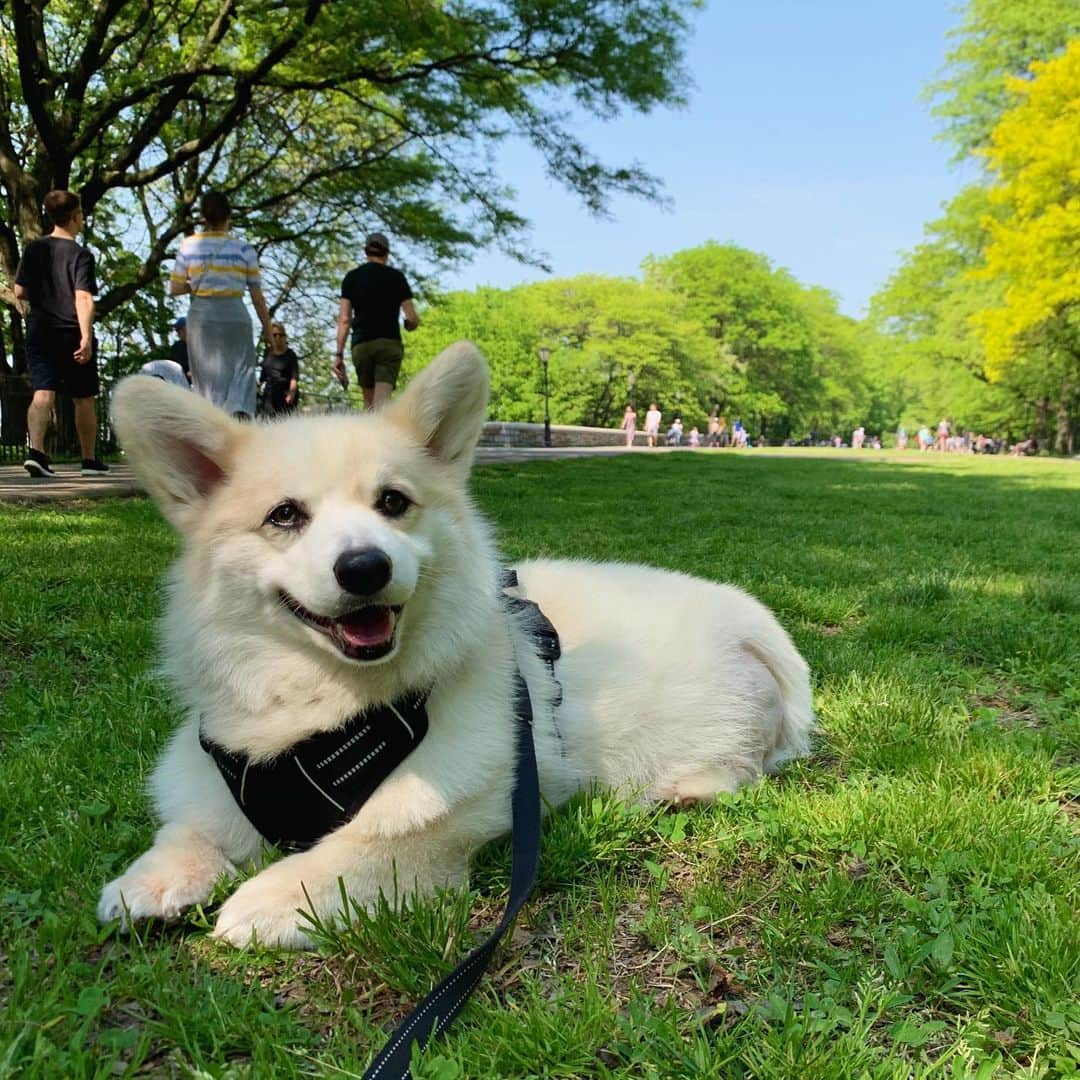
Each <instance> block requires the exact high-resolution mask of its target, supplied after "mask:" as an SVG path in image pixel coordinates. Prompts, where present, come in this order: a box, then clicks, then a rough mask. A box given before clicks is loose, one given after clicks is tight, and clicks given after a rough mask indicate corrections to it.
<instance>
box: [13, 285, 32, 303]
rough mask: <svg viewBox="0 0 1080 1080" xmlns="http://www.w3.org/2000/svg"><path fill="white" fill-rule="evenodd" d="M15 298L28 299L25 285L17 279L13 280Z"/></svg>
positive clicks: (28, 295)
mask: <svg viewBox="0 0 1080 1080" xmlns="http://www.w3.org/2000/svg"><path fill="white" fill-rule="evenodd" d="M15 299H16V300H29V299H30V294H29V293H28V292H27V291H26V286H25V285H20V284H19V283H18V282H17V281H16V282H15Z"/></svg>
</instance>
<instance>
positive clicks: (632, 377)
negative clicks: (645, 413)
mask: <svg viewBox="0 0 1080 1080" xmlns="http://www.w3.org/2000/svg"><path fill="white" fill-rule="evenodd" d="M636 385H637V373H636V372H634V371H631V372H630V373H629V374H628V375H627V376H626V386H627V388H628V389H629V391H630V408H631V409H633V408H636V406H635V405H634V387H635V386H636Z"/></svg>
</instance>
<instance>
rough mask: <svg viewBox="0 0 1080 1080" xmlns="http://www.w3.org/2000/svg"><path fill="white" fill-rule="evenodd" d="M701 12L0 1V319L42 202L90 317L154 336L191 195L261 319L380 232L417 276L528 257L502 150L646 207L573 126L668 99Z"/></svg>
mask: <svg viewBox="0 0 1080 1080" xmlns="http://www.w3.org/2000/svg"><path fill="white" fill-rule="evenodd" d="M696 6H698V0H620V2H615V0H486V2H484V0H480V2H474V0H452V2H446V3H443V2H436V0H379V2H378V3H375V2H372V0H349V2H348V3H331V2H330V0H278V2H276V3H273V4H266V3H264V2H262V0H214V2H212V3H206V2H204V0H101V2H100V3H97V4H94V5H91V6H87V5H86V4H80V3H75V2H73V0H50V2H46V0H25V2H24V0H11V2H10V3H4V4H3V5H2V6H0V190H2V194H3V201H2V212H0V303H3V304H6V305H7V306H8V308H9V311H11V310H14V299H13V296H12V291H11V285H10V282H11V278H12V276H13V274H14V270H15V265H16V263H17V261H18V257H19V253H20V251H21V249H22V246H23V244H24V243H25V242H26V240H28V239H29V238H31V237H33V236H35V235H37V234H38V233H39V232H40V230H41V219H40V207H41V200H42V198H43V196H44V195H45V194H46V192H48V191H49V190H50V189H52V188H58V187H66V188H70V189H72V190H76V191H77V192H78V193H79V194H80V196H81V198H82V200H83V204H84V208H85V210H86V213H87V216H88V219H89V224H88V230H87V237H88V240H89V242H90V243H91V245H92V246H93V248H94V249H95V251H96V253H97V254H98V255H99V262H100V265H101V274H100V276H101V279H102V281H103V283H104V289H103V293H102V295H101V297H100V300H99V311H100V312H101V313H102V314H103V315H106V316H107V315H108V314H109V313H110V312H112V311H114V310H115V309H117V308H119V307H120V306H121V305H124V304H129V303H130V302H132V301H133V300H137V301H138V302H139V304H142V305H143V306H142V307H141V308H140V307H139V306H138V304H136V305H135V308H134V311H133V312H129V313H128V316H127V317H129V318H135V319H136V320H140V319H141V321H142V322H143V324H145V325H149V326H157V327H158V328H159V329H162V330H163V329H164V327H165V326H166V325H167V322H168V318H167V314H166V312H165V309H164V305H163V303H162V302H161V264H162V262H163V261H165V260H166V259H168V258H169V257H170V253H171V252H172V251H173V249H174V248H175V246H176V244H177V242H178V239H179V237H180V236H181V235H182V234H183V233H184V232H185V231H188V230H190V229H191V227H192V225H193V223H194V218H195V209H194V208H195V206H196V205H197V200H198V197H199V195H200V194H201V192H202V191H203V190H204V189H205V188H207V187H208V186H213V187H215V188H217V189H219V190H222V191H224V192H226V193H227V194H228V195H229V196H230V197H231V199H232V202H233V205H234V208H235V217H236V220H237V222H238V224H239V225H240V226H241V227H242V229H243V231H244V232H245V233H246V235H247V236H248V238H249V239H251V240H252V241H253V242H254V243H255V244H256V246H257V247H258V248H259V250H260V253H261V254H262V256H263V257H264V260H265V261H266V262H267V263H268V267H269V270H270V274H269V276H270V283H271V288H270V289H269V290H268V292H269V295H270V297H271V300H272V302H273V304H274V305H275V306H276V305H277V304H280V303H282V302H284V301H286V300H288V299H289V298H295V297H302V296H303V294H304V290H305V289H307V288H309V287H310V285H311V283H312V281H313V279H317V278H319V277H320V275H325V274H331V275H336V274H337V273H339V271H340V269H341V267H342V265H343V263H344V260H345V258H346V252H347V251H348V250H349V249H350V248H354V245H355V243H356V239H357V237H359V236H362V235H363V233H364V232H365V231H368V230H370V229H373V228H376V227H382V228H384V229H385V230H387V231H389V232H390V233H391V234H392V235H394V237H395V238H396V239H397V240H401V241H403V246H405V247H406V248H408V247H409V246H411V247H412V250H413V251H414V252H420V253H422V254H423V255H424V256H426V257H427V258H428V259H429V260H430V261H432V262H433V263H434V265H436V266H438V265H441V264H443V263H445V262H447V261H452V260H455V259H459V258H461V257H463V256H465V255H467V253H468V252H469V251H471V250H473V249H474V248H476V247H479V246H483V245H487V244H489V243H496V244H500V245H502V246H503V247H504V248H505V249H506V250H508V251H510V252H512V253H513V254H515V255H517V256H518V257H520V258H524V259H530V258H532V259H536V257H537V256H536V255H535V253H534V252H532V251H531V250H530V249H529V247H528V243H527V232H526V224H527V223H526V222H525V221H524V220H523V219H522V217H521V216H520V215H519V214H518V213H517V211H516V210H515V209H514V205H513V197H512V192H510V191H508V190H507V189H506V187H505V186H504V184H503V183H502V182H501V181H500V179H499V176H498V170H497V167H496V165H495V163H494V158H493V153H492V151H493V148H494V147H495V146H496V145H497V144H498V143H499V142H500V141H501V140H503V139H506V138H509V137H520V138H524V139H526V140H528V141H529V142H531V143H532V145H534V146H535V147H536V148H537V149H538V150H539V151H540V152H541V154H542V155H543V158H544V160H545V161H546V163H547V169H548V171H549V173H550V175H551V176H552V177H553V178H555V179H556V180H558V181H559V182H560V183H562V184H564V185H566V186H567V187H569V188H570V189H571V190H572V191H573V192H575V193H576V194H577V195H578V196H579V197H580V198H581V199H582V200H583V201H584V203H585V204H586V205H587V206H588V207H590V208H591V209H593V210H595V211H597V212H602V211H603V209H604V207H605V204H606V199H607V197H608V196H609V195H610V194H611V193H613V192H630V193H634V194H638V195H642V196H645V197H651V196H654V195H655V194H656V193H657V184H656V181H655V180H654V179H653V178H652V177H651V176H650V175H649V174H648V173H647V172H646V171H645V170H644V168H643V167H642V166H641V165H640V164H638V163H635V162H621V163H615V164H607V163H604V162H601V161H599V160H598V159H597V158H596V157H595V156H594V155H593V154H591V153H590V151H589V150H588V148H587V147H586V146H585V145H584V144H583V143H582V141H581V139H580V138H579V137H578V136H577V135H576V133H575V125H574V120H575V118H576V117H579V116H580V115H582V114H583V113H584V114H591V115H596V116H601V117H611V116H614V115H615V114H617V113H618V112H619V111H620V110H622V109H624V108H630V109H637V110H649V109H652V108H654V107H655V106H658V105H664V104H679V103H680V102H681V101H682V95H683V90H684V87H685V85H686V75H685V72H684V69H683V63H682V60H683V45H684V41H685V37H686V34H687V30H688V19H689V17H690V15H691V13H692V11H693V9H694V8H695V7H696Z"/></svg>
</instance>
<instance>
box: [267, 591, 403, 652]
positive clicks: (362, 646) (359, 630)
mask: <svg viewBox="0 0 1080 1080" xmlns="http://www.w3.org/2000/svg"><path fill="white" fill-rule="evenodd" d="M278 595H279V597H280V599H281V602H282V604H284V605H285V607H287V608H288V609H289V610H290V611H291V612H292V613H293V614H294V615H295V616H296V617H297V618H298V619H299V620H300V621H301V622H304V623H307V625H308V626H310V627H311V628H312V629H314V630H318V632H319V633H320V634H324V635H325V636H326V637H328V638H329V639H330V640H331V641H332V642H333V643H334V644H335V645H336V646H337V649H338V651H339V652H340V653H341V654H342V655H344V656H347V657H348V658H349V659H350V660H380V659H382V657H384V656H387V655H388V654H389V653H391V652H393V651H394V645H395V644H396V642H395V640H394V632H395V630H396V629H397V621H398V616H399V615H400V614H401V606H400V605H398V606H397V607H389V606H387V605H385V604H366V605H365V606H364V607H361V608H357V609H356V610H355V611H350V612H348V613H346V614H345V615H339V616H337V618H330V617H329V616H326V615H316V614H315V612H313V611H308V609H307V608H306V607H304V605H303V604H301V603H299V602H298V601H296V600H294V599H293V598H292V597H291V596H290V595H289V594H288V593H287V592H284V591H279V594H278Z"/></svg>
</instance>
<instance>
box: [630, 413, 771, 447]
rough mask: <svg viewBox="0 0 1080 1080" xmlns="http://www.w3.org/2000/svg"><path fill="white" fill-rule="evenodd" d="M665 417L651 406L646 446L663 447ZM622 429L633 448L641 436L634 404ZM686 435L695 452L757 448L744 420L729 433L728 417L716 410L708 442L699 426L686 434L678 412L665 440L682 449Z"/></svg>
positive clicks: (648, 414) (710, 424) (688, 443)
mask: <svg viewBox="0 0 1080 1080" xmlns="http://www.w3.org/2000/svg"><path fill="white" fill-rule="evenodd" d="M663 418H664V414H663V413H662V412H661V410H660V409H659V407H658V406H657V404H656V402H655V401H654V402H652V403H651V404H650V405H649V409H648V412H646V413H645V431H644V434H645V444H646V446H649V447H655V446H658V445H660V442H659V440H660V426H661V422H662V421H663ZM620 427H621V429H622V431H623V432H624V433H625V436H626V445H627V446H628V447H630V446H633V445H634V437H635V436H636V435H637V410H636V409H635V408H634V406H633V405H632V404H630V405H627V406H626V409H625V411H624V412H623V418H622V424H621V425H620ZM684 434H685V438H686V445H687V446H688V447H690V448H691V449H697V448H698V447H700V446H707V447H710V448H712V449H719V448H720V447H725V446H733V447H747V446H752V445H753V443H752V442H751V441H750V438H749V436H748V435H747V433H746V428H744V427H743V423H742V421H741V420H736V421H735V423H734V425H733V426H732V427H731V428H730V430H729V428H728V422H727V418H726V417H724V416H721V415H720V413H719V412H718V411H717V410H715V409H714V410H713V412H712V414H711V415H710V416H709V424H708V427H707V428H706V434H705V438H704V441H703V440H702V437H701V432H700V431H699V430H698V429H697V427H696V426H695V427H692V428H691V429H690V430H689V431H688V432H685V433H684V431H683V420H682V417H681V416H680V415H679V414H678V413H676V414H675V416H674V417H673V418H672V421H671V425H670V426H669V427H668V429H667V432H666V433H665V435H664V441H665V443H666V444H667V445H668V446H682V445H683V437H684Z"/></svg>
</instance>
